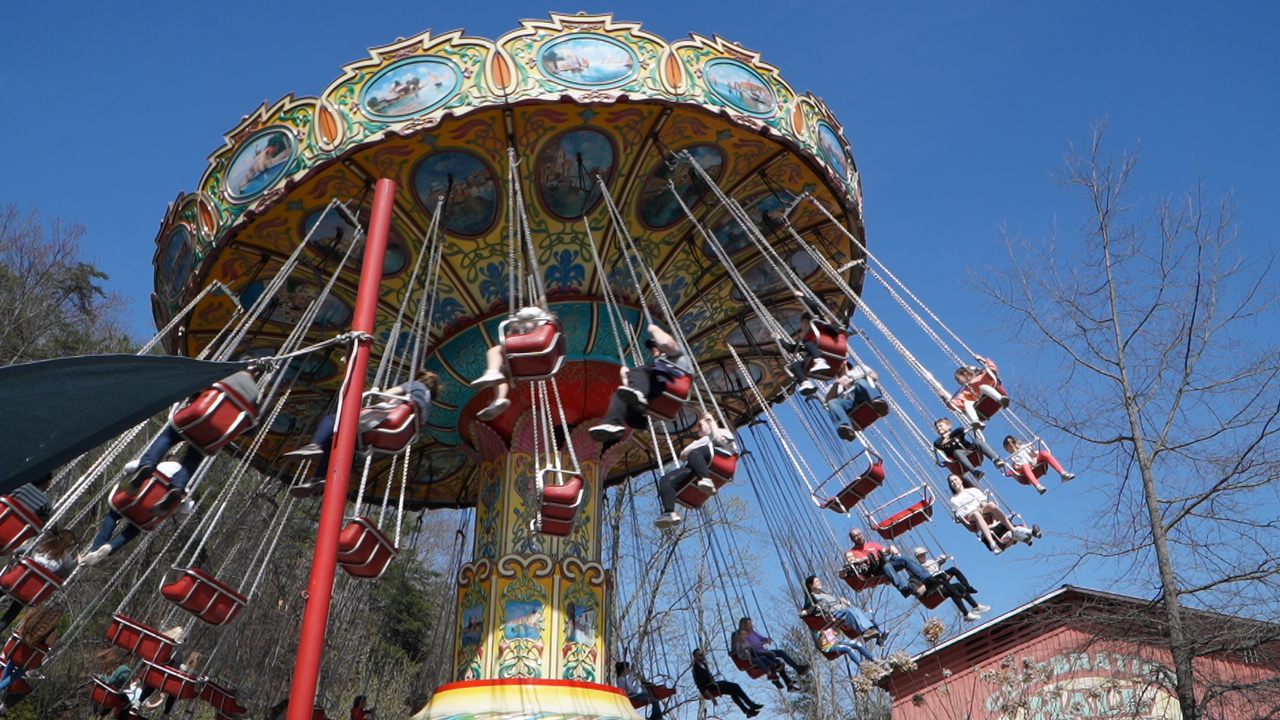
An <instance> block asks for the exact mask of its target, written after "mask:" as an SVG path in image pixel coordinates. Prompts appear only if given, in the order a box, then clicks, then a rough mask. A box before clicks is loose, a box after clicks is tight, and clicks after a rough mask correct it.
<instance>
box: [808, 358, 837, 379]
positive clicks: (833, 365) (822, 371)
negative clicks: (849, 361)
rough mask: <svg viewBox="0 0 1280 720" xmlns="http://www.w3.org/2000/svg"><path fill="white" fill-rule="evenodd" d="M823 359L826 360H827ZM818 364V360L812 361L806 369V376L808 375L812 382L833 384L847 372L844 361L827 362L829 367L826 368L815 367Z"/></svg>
mask: <svg viewBox="0 0 1280 720" xmlns="http://www.w3.org/2000/svg"><path fill="white" fill-rule="evenodd" d="M823 359H824V360H826V358H823ZM816 364H817V361H816V359H815V360H810V361H809V364H808V365H807V366H806V367H805V369H804V372H805V375H808V376H809V379H810V380H819V381H821V382H831V381H832V380H835V379H836V378H838V377H840V376H841V375H843V374H844V371H845V362H844V361H843V360H834V361H833V360H827V366H826V367H824V368H817V367H814V366H815V365H816Z"/></svg>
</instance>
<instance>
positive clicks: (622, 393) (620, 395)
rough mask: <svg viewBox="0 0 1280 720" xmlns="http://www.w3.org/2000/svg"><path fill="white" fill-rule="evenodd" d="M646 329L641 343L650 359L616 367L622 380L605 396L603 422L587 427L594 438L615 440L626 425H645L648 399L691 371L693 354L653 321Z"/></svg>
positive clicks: (641, 426) (640, 427)
mask: <svg viewBox="0 0 1280 720" xmlns="http://www.w3.org/2000/svg"><path fill="white" fill-rule="evenodd" d="M648 329H649V339H648V340H646V341H645V347H647V348H649V351H650V352H651V353H653V361H652V362H651V363H649V364H648V365H641V366H640V367H638V368H635V369H634V370H631V369H628V368H627V367H626V366H625V365H624V366H623V367H622V368H620V369H619V373H620V375H621V376H622V384H621V385H620V386H618V389H617V390H615V391H614V393H613V397H612V398H611V399H610V400H609V410H608V412H607V413H606V414H605V417H604V422H602V423H600V424H599V425H596V426H594V427H592V428H591V430H590V431H589V432H590V433H591V437H592V439H594V440H596V441H597V442H602V443H603V442H617V441H618V440H621V439H622V438H623V437H624V436H625V435H626V434H627V428H628V427H630V428H633V429H636V430H639V429H642V428H645V427H648V422H647V421H646V419H645V411H646V410H648V408H649V401H650V400H652V399H654V398H657V397H661V396H662V393H663V392H664V391H665V390H666V389H667V384H668V383H670V382H673V381H675V380H679V379H680V378H683V377H685V376H686V375H692V374H693V372H694V366H693V358H691V357H689V355H688V354H686V353H685V352H684V351H683V350H681V348H680V343H678V342H676V339H675V338H674V337H672V336H671V334H670V333H668V332H667V331H665V330H663V329H662V328H660V327H658V326H657V325H649V328H648Z"/></svg>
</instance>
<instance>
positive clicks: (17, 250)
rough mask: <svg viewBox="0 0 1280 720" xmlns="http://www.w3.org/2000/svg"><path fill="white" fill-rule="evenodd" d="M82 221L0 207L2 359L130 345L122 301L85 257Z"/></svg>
mask: <svg viewBox="0 0 1280 720" xmlns="http://www.w3.org/2000/svg"><path fill="white" fill-rule="evenodd" d="M83 236H84V227H83V226H82V225H69V224H66V223H63V222H62V221H61V220H57V219H48V218H45V217H43V216H42V215H41V214H40V213H39V212H38V211H36V210H23V209H21V208H19V207H18V206H17V205H14V204H12V203H10V204H8V205H2V206H0V365H13V364H16V363H23V362H30V361H32V360H44V359H48V358H54V357H61V356H65V355H79V354H86V353H94V352H127V351H128V350H129V344H130V343H129V338H128V336H127V333H126V332H125V330H124V328H123V312H124V307H125V305H124V300H123V298H121V297H120V296H119V295H117V294H115V293H112V292H108V291H106V290H104V289H103V288H102V286H101V282H102V281H103V280H106V279H107V276H106V274H105V273H103V272H102V271H100V270H98V269H97V268H96V267H95V266H94V265H93V264H92V263H88V262H85V261H84V259H83V258H82V257H81V256H80V238H81V237H83Z"/></svg>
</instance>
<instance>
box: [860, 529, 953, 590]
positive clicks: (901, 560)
mask: <svg viewBox="0 0 1280 720" xmlns="http://www.w3.org/2000/svg"><path fill="white" fill-rule="evenodd" d="M849 540H851V541H852V542H853V548H851V549H850V550H849V551H848V552H846V553H845V554H844V560H845V565H846V566H848V567H849V568H851V569H852V570H853V571H854V572H855V573H857V574H858V575H861V576H862V577H875V576H876V575H883V576H885V577H886V578H888V579H889V582H891V583H893V586H894V587H896V588H897V589H898V592H900V593H902V597H909V596H911V595H915V596H916V597H924V595H925V583H926V582H928V580H929V578H930V577H932V575H930V574H929V571H928V570H925V569H924V567H922V566H921V565H920V563H918V562H916V561H915V558H910V557H906V556H904V555H902V553H900V552H898V548H897V547H895V546H893V545H890V546H889V547H887V548H886V547H885V546H883V545H881V544H880V543H875V542H867V539H866V536H865V535H863V534H862V528H854V529H852V530H850V531H849Z"/></svg>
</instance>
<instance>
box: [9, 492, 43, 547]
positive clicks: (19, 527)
mask: <svg viewBox="0 0 1280 720" xmlns="http://www.w3.org/2000/svg"><path fill="white" fill-rule="evenodd" d="M42 528H44V521H43V520H41V519H40V516H39V515H36V514H35V513H34V512H32V511H31V508H29V507H27V506H26V504H25V503H23V502H22V501H21V500H19V499H18V498H16V497H14V496H12V495H5V496H3V497H0V555H8V554H9V553H11V552H13V551H14V550H16V549H17V548H18V547H19V546H20V545H22V544H23V543H25V542H26V541H28V540H30V539H31V538H33V537H35V536H36V534H37V533H39V532H40V530H41V529H42Z"/></svg>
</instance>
